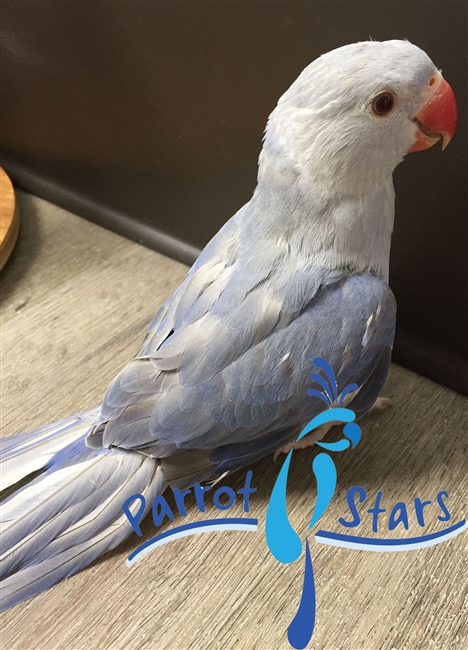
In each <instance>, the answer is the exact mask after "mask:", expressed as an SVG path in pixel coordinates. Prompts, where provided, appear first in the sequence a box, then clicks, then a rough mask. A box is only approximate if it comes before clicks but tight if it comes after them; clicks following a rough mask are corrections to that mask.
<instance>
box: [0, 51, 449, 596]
mask: <svg viewBox="0 0 468 650" xmlns="http://www.w3.org/2000/svg"><path fill="white" fill-rule="evenodd" d="M455 125H456V103H455V98H454V95H453V92H452V89H451V88H450V86H449V85H448V83H447V82H446V81H445V80H444V78H443V77H442V74H441V73H440V71H438V69H437V68H436V67H435V66H434V64H433V63H432V61H431V60H430V59H429V57H428V56H427V54H425V53H424V52H423V51H422V50H421V49H419V48H418V47H416V46H414V45H412V44H411V43H409V42H408V41H399V40H392V41H386V42H375V41H369V42H362V43H355V44H352V45H347V46H345V47H341V48H339V49H336V50H334V51H332V52H329V53H327V54H324V55H323V56H321V57H320V58H318V59H317V60H315V61H314V62H313V63H311V64H310V65H309V66H308V67H307V68H306V69H305V70H304V71H303V72H302V73H301V74H300V76H299V77H298V79H297V80H296V81H295V82H294V83H293V84H292V86H291V87H290V88H289V90H287V91H286V92H285V94H284V95H283V96H282V97H281V98H280V100H279V102H278V105H277V107H276V108H275V110H274V111H273V113H272V114H271V115H270V118H269V120H268V124H267V127H266V131H265V138H264V145H263V149H262V152H261V154H260V158H259V169H258V184H257V186H256V189H255V191H254V194H253V196H252V199H251V200H250V201H249V202H248V203H247V204H246V205H244V206H243V207H242V208H241V209H240V210H239V211H238V212H237V213H236V214H235V215H234V216H233V217H232V218H231V219H230V220H229V221H228V222H227V223H226V224H225V225H224V226H223V227H222V228H221V230H220V231H219V232H218V233H217V234H216V235H215V237H214V238H213V239H212V240H211V241H210V242H209V243H208V245H207V246H206V248H205V249H204V250H203V251H202V253H201V254H200V256H199V258H198V260H197V261H196V262H195V264H194V265H193V267H192V268H191V269H190V271H189V273H188V275H187V277H186V279H185V280H184V281H183V282H182V284H181V285H180V286H179V287H178V288H177V289H176V290H175V291H174V293H173V294H172V295H171V296H169V298H168V299H167V300H166V302H165V303H164V304H163V305H162V306H161V308H160V309H159V311H158V312H157V314H156V315H155V317H154V319H153V321H152V323H151V325H150V327H149V331H148V334H147V336H146V339H145V340H144V342H143V344H142V345H141V347H140V349H139V351H138V353H137V354H136V356H135V358H134V359H133V360H131V361H130V362H129V363H128V365H127V366H126V367H125V368H124V369H123V370H122V371H121V372H120V374H119V375H118V376H117V377H116V378H115V379H114V381H113V382H112V383H111V384H110V386H109V389H108V390H107V392H106V394H105V396H104V399H103V402H102V404H101V405H100V406H99V407H96V408H93V409H90V410H88V411H85V412H83V413H82V414H80V415H78V416H75V417H71V418H68V419H67V420H64V421H61V422H58V423H54V424H51V425H47V426H44V427H41V428H39V429H36V430H34V431H30V432H26V433H23V434H19V435H16V436H12V437H9V438H5V439H4V440H2V451H1V472H2V487H3V488H6V487H9V486H12V489H13V492H12V493H11V494H10V495H9V496H8V497H7V498H6V499H5V500H4V502H3V504H2V515H1V519H2V529H1V552H2V556H1V577H2V601H1V605H2V609H6V608H8V607H11V606H12V605H14V604H15V603H18V602H20V601H22V600H24V599H26V598H29V597H31V596H33V595H35V594H37V593H39V592H41V591H43V590H45V589H47V588H48V587H50V586H51V585H53V584H55V583H56V582H58V581H60V580H62V579H64V578H66V577H68V576H70V575H72V574H73V573H75V572H77V571H79V570H80V569H82V568H83V567H85V566H86V565H88V564H89V563H90V562H92V561H93V560H94V559H95V558H97V557H98V556H99V555H101V554H102V553H104V552H106V551H108V550H110V549H112V548H114V547H116V546H117V545H118V544H119V543H121V542H122V540H124V539H125V538H126V537H127V536H128V535H129V534H130V533H131V532H132V527H131V525H130V524H129V522H128V519H127V518H126V516H125V515H124V513H123V511H122V504H123V503H124V502H125V500H126V499H127V498H128V497H129V496H131V495H132V494H135V493H140V494H142V495H144V496H145V497H146V503H147V504H148V505H147V509H148V508H149V507H150V506H151V504H152V502H153V500H154V498H156V496H158V495H160V494H162V493H163V491H164V490H165V489H166V487H167V486H171V487H175V486H177V487H178V488H180V489H183V488H187V487H189V486H191V485H193V484H194V483H196V482H201V481H203V480H206V479H208V478H210V477H215V478H216V477H219V476H221V475H224V474H225V473H227V472H231V471H234V470H236V469H238V468H241V467H244V466H246V465H248V464H250V463H252V462H253V461H255V460H257V459H260V458H262V457H264V456H266V455H268V454H270V453H272V452H275V451H278V450H281V449H283V448H285V447H286V448H288V445H289V447H290V446H291V444H292V443H293V441H294V440H295V439H296V438H297V435H298V433H299V432H300V430H301V429H302V427H303V426H304V424H305V423H307V422H308V421H309V420H311V419H312V418H313V417H314V416H316V415H317V414H318V413H319V412H320V411H321V410H323V405H321V403H320V401H319V400H315V399H311V398H310V397H308V396H307V389H308V388H309V387H310V374H311V371H312V369H313V360H314V358H316V357H322V358H324V359H326V360H327V361H328V363H329V364H330V365H331V367H332V368H333V370H334V372H335V375H336V380H337V389H338V394H339V393H340V392H341V390H342V389H343V388H344V387H345V386H347V385H348V384H351V383H353V384H357V386H358V387H359V388H358V389H356V390H355V391H354V392H353V393H350V394H349V395H348V401H347V402H346V405H348V406H349V408H350V409H352V410H353V411H354V412H355V413H356V415H357V417H361V416H362V415H364V414H365V413H366V412H367V411H369V409H370V408H371V407H372V406H373V405H374V403H375V402H376V400H377V398H378V396H379V393H380V391H381V389H382V386H383V384H384V382H385V378H386V376H387V372H388V369H389V364H390V356H391V349H392V344H393V338H394V330H395V314H396V305H395V299H394V296H393V294H392V292H391V290H390V289H389V287H388V284H387V283H388V272H389V253H390V242H391V234H392V228H393V220H394V190H393V183H392V172H393V170H394V168H395V167H396V165H398V163H399V162H400V161H401V160H402V159H403V157H404V155H405V154H406V153H407V152H409V151H419V150H422V149H426V148H428V147H429V146H431V145H433V144H434V143H435V142H437V141H438V140H439V139H440V137H442V138H443V144H444V146H445V145H446V144H447V143H448V142H449V140H450V138H451V137H452V136H453V133H454V130H455ZM38 472H41V473H40V474H39V475H38ZM19 482H21V483H22V486H21V487H20V488H18V489H15V486H16V484H18V483H19Z"/></svg>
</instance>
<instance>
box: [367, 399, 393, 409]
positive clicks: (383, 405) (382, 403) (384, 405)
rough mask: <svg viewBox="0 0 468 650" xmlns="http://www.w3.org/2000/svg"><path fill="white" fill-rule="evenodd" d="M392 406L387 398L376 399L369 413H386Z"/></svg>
mask: <svg viewBox="0 0 468 650" xmlns="http://www.w3.org/2000/svg"><path fill="white" fill-rule="evenodd" d="M391 406H393V401H392V400H391V399H390V398H389V397H377V399H376V400H375V402H374V405H373V406H372V408H371V411H387V410H388V409H389V408H390V407H391Z"/></svg>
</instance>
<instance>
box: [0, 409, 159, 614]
mask: <svg viewBox="0 0 468 650" xmlns="http://www.w3.org/2000/svg"><path fill="white" fill-rule="evenodd" d="M70 420H71V419H69V420H66V421H63V423H62V426H64V428H66V429H67V434H66V435H61V433H60V431H59V430H58V428H57V427H58V425H55V428H53V431H54V436H55V440H56V439H57V438H58V439H60V440H61V441H62V448H61V449H60V450H58V451H57V452H56V453H55V455H54V456H53V457H52V458H50V457H49V458H48V459H47V470H46V471H45V472H44V473H43V474H41V475H40V476H38V477H37V478H35V479H34V480H33V481H31V482H30V483H29V484H28V485H26V486H25V487H23V488H21V489H20V490H18V491H17V492H15V493H14V494H13V495H11V496H10V497H9V498H8V499H7V500H6V501H5V502H4V503H3V504H2V508H1V526H2V527H1V549H2V556H1V557H0V577H1V579H2V583H1V604H0V605H1V609H2V610H3V609H7V608H8V607H11V606H12V605H14V604H16V603H18V602H20V601H22V600H25V599H26V598H30V597H31V596H34V595H36V594H38V593H40V592H41V591H43V590H44V589H47V588H49V587H50V586H52V585H53V584H55V583H56V582H59V581H60V580H62V579H64V578H66V577H68V576H70V575H72V574H73V573H76V572H77V571H79V570H80V569H81V568H83V567H85V566H86V565H87V564H89V563H90V562H92V561H93V560H94V559H96V558H97V557H98V556H99V555H101V554H102V553H105V552H106V551H108V550H110V549H113V548H115V547H116V546H117V545H118V544H120V542H121V541H122V540H123V539H125V538H126V537H127V536H128V535H129V534H130V533H131V532H132V530H133V529H132V527H131V525H130V524H129V522H128V520H127V518H126V516H125V515H124V513H123V511H122V504H123V503H124V502H125V501H126V499H127V498H128V497H129V496H131V495H132V494H143V495H144V496H145V498H146V504H147V505H146V510H148V509H149V508H150V507H151V505H152V502H153V500H154V498H156V496H157V495H159V494H162V492H163V491H164V489H165V487H166V483H165V481H164V477H163V473H162V470H161V468H160V467H159V466H158V464H157V462H156V461H155V460H153V459H151V458H148V457H147V456H144V455H142V454H139V453H137V452H131V451H121V450H116V449H100V450H96V449H90V448H88V447H87V446H86V445H85V442H84V440H85V435H86V432H87V430H88V429H89V426H90V423H89V421H88V420H87V418H86V419H83V418H79V417H77V418H75V419H74V420H73V423H74V427H75V430H76V431H75V433H76V434H77V432H78V431H79V436H80V437H79V439H78V440H76V436H75V433H73V430H72V429H71V426H73V423H72V422H70ZM83 422H86V427H85V429H86V432H85V433H83V430H82V429H83ZM38 431H40V432H41V433H43V431H44V428H42V429H41V430H38ZM49 431H52V428H50V429H49ZM77 435H78V434H77ZM74 436H75V441H74V442H72V443H71V444H67V443H68V441H69V439H70V437H71V438H73V437H74ZM38 438H39V441H38V446H39V447H42V445H43V441H44V436H43V435H40V436H38ZM64 443H65V445H64ZM21 444H22V443H20V445H18V446H16V447H15V449H16V450H18V449H21V448H22V447H21ZM54 444H55V447H57V443H56V442H55V443H54ZM27 446H28V453H29V452H32V451H33V449H34V443H33V440H32V439H31V438H29V439H28V441H27ZM12 449H13V448H12V447H10V448H9V451H11V450H12ZM41 453H42V452H41ZM17 458H21V455H18V456H17ZM19 462H21V461H19ZM39 469H40V468H39ZM19 473H20V472H19V470H17V471H16V475H18V474H19ZM138 505H139V503H136V504H135V507H137V506H138ZM145 514H146V512H145Z"/></svg>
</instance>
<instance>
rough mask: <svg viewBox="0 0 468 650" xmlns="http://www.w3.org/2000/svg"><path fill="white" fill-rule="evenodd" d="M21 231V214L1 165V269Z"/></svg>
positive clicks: (11, 186)
mask: <svg viewBox="0 0 468 650" xmlns="http://www.w3.org/2000/svg"><path fill="white" fill-rule="evenodd" d="M18 232H19V214H18V210H17V208H16V201H15V192H14V190H13V185H12V184H11V181H10V179H9V178H8V176H7V175H6V173H5V171H4V170H3V169H2V168H1V167H0V270H1V269H2V268H3V267H4V266H5V263H6V261H7V260H8V258H9V257H10V254H11V251H12V250H13V247H14V245H15V243H16V239H17V237H18Z"/></svg>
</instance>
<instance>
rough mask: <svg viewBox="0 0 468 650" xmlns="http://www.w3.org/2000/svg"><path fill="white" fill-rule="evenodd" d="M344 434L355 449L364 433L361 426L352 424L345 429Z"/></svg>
mask: <svg viewBox="0 0 468 650" xmlns="http://www.w3.org/2000/svg"><path fill="white" fill-rule="evenodd" d="M343 433H344V434H345V436H346V437H347V438H349V439H350V440H351V443H352V445H353V449H354V447H355V446H356V445H357V443H358V442H359V441H360V440H361V435H362V431H361V427H360V426H359V424H356V422H350V423H349V424H347V425H346V426H345V427H344V429H343Z"/></svg>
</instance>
